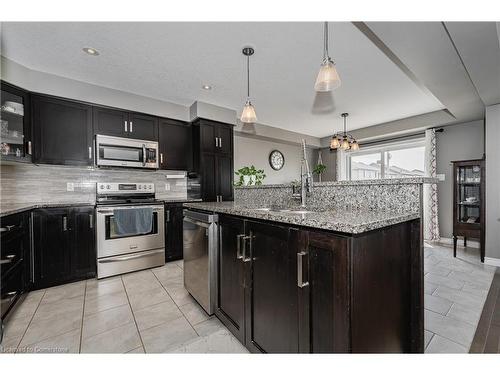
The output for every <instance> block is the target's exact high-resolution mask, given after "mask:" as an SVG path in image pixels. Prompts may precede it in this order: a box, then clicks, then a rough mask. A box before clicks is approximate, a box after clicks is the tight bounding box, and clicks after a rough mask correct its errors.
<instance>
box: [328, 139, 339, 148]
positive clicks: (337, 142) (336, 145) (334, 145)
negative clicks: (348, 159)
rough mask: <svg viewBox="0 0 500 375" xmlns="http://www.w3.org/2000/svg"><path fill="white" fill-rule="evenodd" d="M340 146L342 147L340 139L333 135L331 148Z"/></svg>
mask: <svg viewBox="0 0 500 375" xmlns="http://www.w3.org/2000/svg"><path fill="white" fill-rule="evenodd" d="M339 147H340V142H339V139H338V138H337V137H332V140H331V141H330V148H331V149H332V150H334V149H337V148H339Z"/></svg>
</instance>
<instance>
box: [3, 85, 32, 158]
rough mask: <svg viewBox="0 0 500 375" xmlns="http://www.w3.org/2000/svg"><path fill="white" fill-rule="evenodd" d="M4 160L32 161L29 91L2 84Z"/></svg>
mask: <svg viewBox="0 0 500 375" xmlns="http://www.w3.org/2000/svg"><path fill="white" fill-rule="evenodd" d="M0 89H1V94H0V98H1V103H0V105H1V112H0V125H1V138H2V141H1V150H0V153H1V157H2V160H16V161H28V162H29V161H30V160H31V152H32V144H31V136H30V135H31V134H30V133H31V132H30V128H31V127H30V95H29V93H28V92H27V91H25V90H23V89H21V88H19V87H16V86H13V85H11V84H8V83H6V82H3V81H1V82H0Z"/></svg>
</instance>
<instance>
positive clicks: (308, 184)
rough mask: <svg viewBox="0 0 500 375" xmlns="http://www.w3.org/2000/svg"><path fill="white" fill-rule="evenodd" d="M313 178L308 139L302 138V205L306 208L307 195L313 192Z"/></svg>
mask: <svg viewBox="0 0 500 375" xmlns="http://www.w3.org/2000/svg"><path fill="white" fill-rule="evenodd" d="M312 185H313V179H312V174H311V170H310V169H309V163H308V162H307V154H306V141H305V140H304V139H303V140H302V161H301V163H300V206H301V207H302V208H306V203H307V197H308V196H309V195H310V194H311V191H312Z"/></svg>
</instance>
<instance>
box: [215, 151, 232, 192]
mask: <svg viewBox="0 0 500 375" xmlns="http://www.w3.org/2000/svg"><path fill="white" fill-rule="evenodd" d="M216 195H220V196H222V200H223V201H231V200H233V158H232V157H231V156H229V155H217V194H216Z"/></svg>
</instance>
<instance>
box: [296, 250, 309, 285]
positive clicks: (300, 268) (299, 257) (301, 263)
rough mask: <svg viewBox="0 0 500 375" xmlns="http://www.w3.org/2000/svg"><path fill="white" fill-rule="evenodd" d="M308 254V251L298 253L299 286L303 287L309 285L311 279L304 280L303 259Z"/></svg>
mask: <svg viewBox="0 0 500 375" xmlns="http://www.w3.org/2000/svg"><path fill="white" fill-rule="evenodd" d="M305 255H307V253H306V252H304V251H301V252H300V253H297V286H298V287H299V288H303V287H305V286H307V285H309V281H304V280H303V277H304V276H303V261H302V259H304V256H305Z"/></svg>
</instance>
